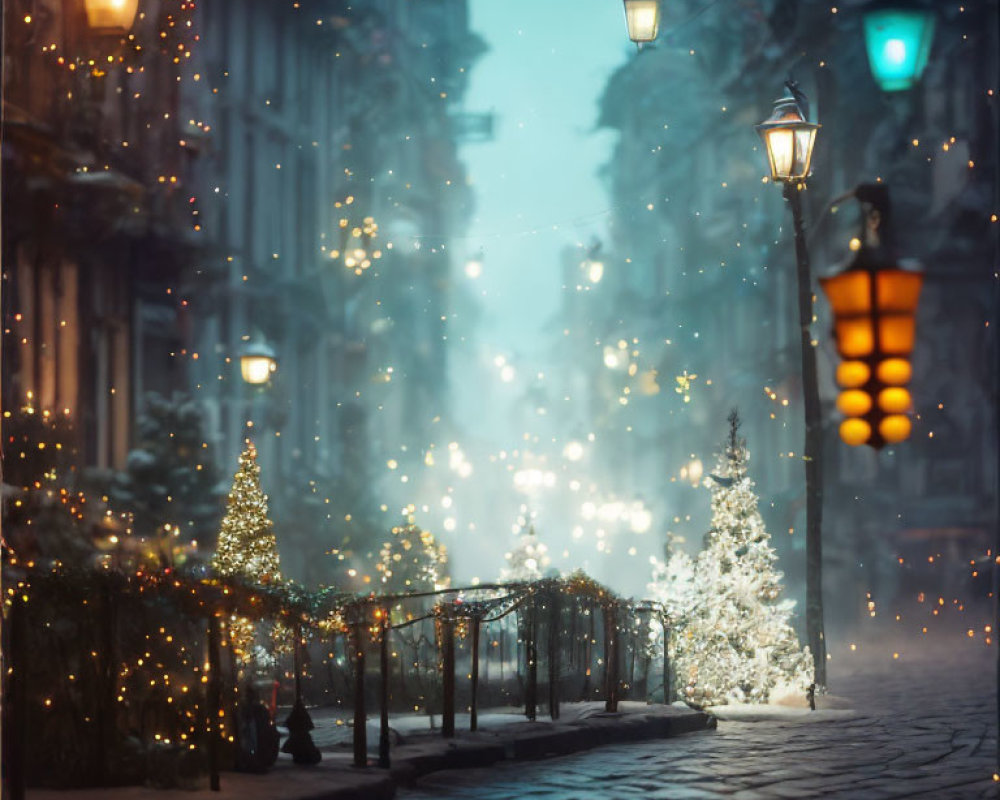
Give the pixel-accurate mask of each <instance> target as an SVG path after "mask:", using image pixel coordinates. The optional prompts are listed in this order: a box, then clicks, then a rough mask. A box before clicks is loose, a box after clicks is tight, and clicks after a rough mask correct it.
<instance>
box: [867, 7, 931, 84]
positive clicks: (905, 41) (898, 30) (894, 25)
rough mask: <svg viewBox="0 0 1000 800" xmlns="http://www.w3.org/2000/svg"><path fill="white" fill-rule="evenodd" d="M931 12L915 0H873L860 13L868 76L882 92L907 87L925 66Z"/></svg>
mask: <svg viewBox="0 0 1000 800" xmlns="http://www.w3.org/2000/svg"><path fill="white" fill-rule="evenodd" d="M934 22H935V19H934V12H933V10H932V9H931V8H930V7H928V6H927V5H925V4H924V3H921V2H917V0H875V2H873V3H871V4H869V5H868V6H867V7H866V8H865V9H864V11H863V12H862V25H863V27H864V31H865V48H866V49H867V51H868V64H869V66H870V67H871V70H872V75H873V76H874V78H875V80H876V82H877V83H878V85H879V86H880V87H881V88H882V91H884V92H899V91H902V90H904V89H909V88H910V87H911V86H913V84H915V83H916V82H917V81H919V80H920V76H921V75H922V74H923V72H924V67H926V66H927V58H928V56H929V55H930V52H931V42H932V40H933V39H934Z"/></svg>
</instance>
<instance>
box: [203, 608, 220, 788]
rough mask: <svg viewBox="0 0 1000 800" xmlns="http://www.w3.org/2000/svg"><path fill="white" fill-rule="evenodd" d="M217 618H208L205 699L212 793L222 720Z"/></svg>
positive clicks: (216, 775) (216, 776) (217, 778)
mask: <svg viewBox="0 0 1000 800" xmlns="http://www.w3.org/2000/svg"><path fill="white" fill-rule="evenodd" d="M220 640H221V635H220V633H219V617H218V615H217V614H216V613H215V612H213V613H212V615H211V616H210V617H209V618H208V687H207V690H206V691H207V694H206V698H205V716H206V719H207V720H208V724H207V725H206V726H205V729H206V733H207V734H208V786H209V789H211V790H212V791H213V792H217V791H219V789H220V784H219V726H220V720H221V719H222V717H221V715H220V712H221V711H222V659H221V657H220V652H219V648H220Z"/></svg>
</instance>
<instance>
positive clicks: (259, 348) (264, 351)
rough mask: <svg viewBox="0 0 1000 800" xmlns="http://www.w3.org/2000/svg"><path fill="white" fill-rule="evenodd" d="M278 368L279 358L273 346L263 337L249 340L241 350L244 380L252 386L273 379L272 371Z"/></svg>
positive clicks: (241, 367)
mask: <svg viewBox="0 0 1000 800" xmlns="http://www.w3.org/2000/svg"><path fill="white" fill-rule="evenodd" d="M277 369H278V359H277V357H276V356H275V354H274V348H272V347H271V346H270V345H269V344H268V343H267V342H265V341H264V340H263V339H260V338H258V339H255V340H254V341H252V342H247V343H246V344H245V345H244V346H243V349H242V350H241V351H240V372H241V373H242V375H243V380H244V381H246V382H247V383H249V384H251V385H252V386H260V385H261V384H264V383H267V382H268V381H269V380H271V373H273V372H275V371H276V370H277Z"/></svg>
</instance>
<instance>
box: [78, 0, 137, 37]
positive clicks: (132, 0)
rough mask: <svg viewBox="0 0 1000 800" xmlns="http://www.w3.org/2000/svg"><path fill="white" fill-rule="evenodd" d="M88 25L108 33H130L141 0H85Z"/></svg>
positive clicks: (96, 30)
mask: <svg viewBox="0 0 1000 800" xmlns="http://www.w3.org/2000/svg"><path fill="white" fill-rule="evenodd" d="M83 5H84V10H85V11H86V12H87V25H88V26H90V29H91V30H92V31H95V32H99V33H107V34H108V35H121V34H124V33H128V31H129V30H130V29H131V27H132V23H133V22H135V14H136V12H137V11H138V10H139V0H84V4H83Z"/></svg>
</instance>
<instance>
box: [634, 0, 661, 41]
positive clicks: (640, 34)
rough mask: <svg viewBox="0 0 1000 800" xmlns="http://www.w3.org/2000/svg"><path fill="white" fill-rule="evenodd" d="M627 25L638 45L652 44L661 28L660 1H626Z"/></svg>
mask: <svg viewBox="0 0 1000 800" xmlns="http://www.w3.org/2000/svg"><path fill="white" fill-rule="evenodd" d="M625 25H626V26H627V27H628V38H629V39H631V40H632V41H633V42H635V43H636V44H639V45H642V44H648V43H649V42H652V41H653V40H654V39H656V34H657V33H658V32H659V28H660V0H625Z"/></svg>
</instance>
